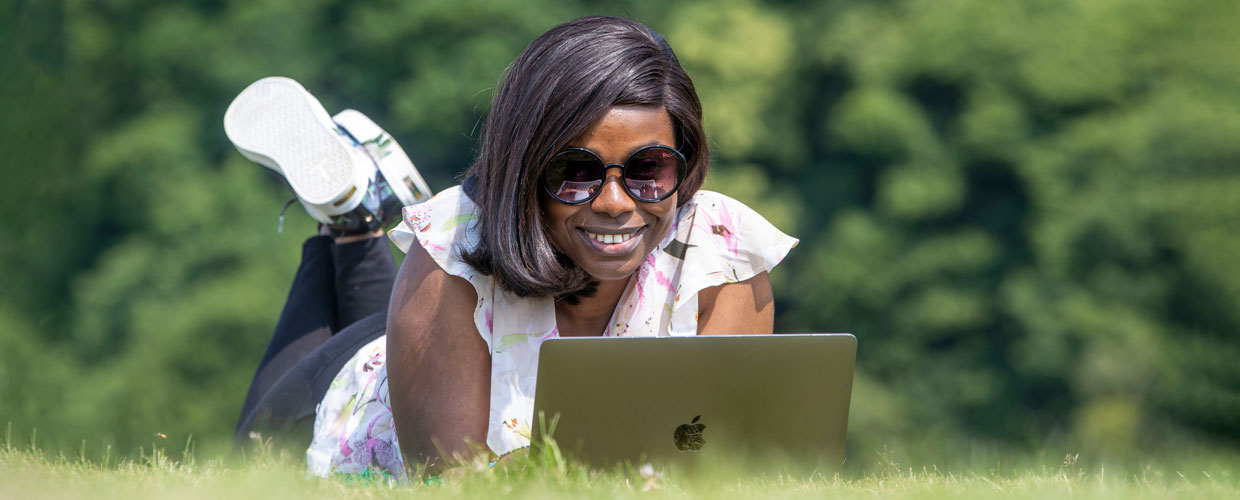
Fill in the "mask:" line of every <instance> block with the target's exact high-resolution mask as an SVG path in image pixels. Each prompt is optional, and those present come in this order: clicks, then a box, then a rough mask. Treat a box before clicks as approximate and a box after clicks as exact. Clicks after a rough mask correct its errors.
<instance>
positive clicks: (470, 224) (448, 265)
mask: <svg viewBox="0 0 1240 500" xmlns="http://www.w3.org/2000/svg"><path fill="white" fill-rule="evenodd" d="M477 223H478V205H476V204H475V203H474V201H473V200H471V199H470V198H469V196H466V195H465V193H464V192H463V191H461V188H460V186H454V187H451V188H448V189H445V190H443V191H441V192H439V194H436V195H435V196H434V197H433V198H431V199H430V200H428V201H426V202H424V203H420V204H417V205H410V206H407V207H405V209H404V212H403V217H401V222H400V224H398V225H397V226H396V227H395V228H393V229H392V230H391V231H389V232H388V238H389V239H391V240H392V243H394V244H395V245H396V247H397V248H400V250H401V251H403V252H405V253H408V252H409V248H411V247H412V246H413V244H414V243H415V242H416V243H417V244H418V245H420V246H421V247H422V248H423V249H425V250H426V253H428V254H430V256H431V258H432V259H434V260H435V263H436V264H439V267H440V268H442V269H443V270H444V271H445V272H447V273H448V274H450V275H452V276H457V277H460V278H463V279H465V281H468V282H469V284H471V285H473V287H474V291H475V292H476V293H477V295H478V304H477V305H476V307H475V308H474V324H475V326H477V328H478V333H479V334H481V336H482V340H484V341H485V342H486V343H487V350H488V351H489V350H491V347H492V346H491V338H492V307H491V306H492V304H491V299H492V297H493V294H494V292H495V286H494V285H495V282H494V280H492V279H491V277H490V276H486V275H484V274H482V273H479V272H477V271H476V270H474V268H472V267H470V266H469V265H468V264H466V263H465V261H463V260H462V259H461V255H462V254H464V253H468V252H471V251H473V250H474V249H475V248H477V246H478V230H477Z"/></svg>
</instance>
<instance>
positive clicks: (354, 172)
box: [224, 76, 375, 230]
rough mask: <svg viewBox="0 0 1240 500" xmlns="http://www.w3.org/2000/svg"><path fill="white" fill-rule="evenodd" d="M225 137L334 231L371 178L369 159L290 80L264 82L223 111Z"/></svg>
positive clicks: (243, 93) (307, 94)
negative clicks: (284, 181)
mask: <svg viewBox="0 0 1240 500" xmlns="http://www.w3.org/2000/svg"><path fill="white" fill-rule="evenodd" d="M224 132H225V133H226V134H227V135H228V139H229V140H230V141H232V143H233V145H234V146H236V147H237V150H238V151H240V152H241V154H242V155H244V156H245V157H246V158H249V159H251V160H253V161H254V162H256V163H258V164H260V165H263V166H265V167H267V168H270V169H272V170H275V171H276V172H278V173H280V174H281V175H283V176H284V178H285V179H287V180H288V183H289V185H290V186H291V187H292V188H293V191H294V192H295V193H297V199H298V200H300V201H301V204H302V206H304V207H305V209H306V213H308V214H310V216H311V217H313V218H314V219H315V220H317V221H319V222H320V223H323V224H325V225H327V226H329V227H332V228H333V230H335V229H336V228H335V227H333V226H339V225H341V223H343V222H344V221H343V220H341V219H342V218H344V217H343V216H348V215H349V214H350V212H352V211H354V209H356V208H358V205H360V204H361V203H362V200H363V198H365V197H366V194H367V192H368V191H369V189H368V188H369V186H370V183H371V180H372V179H373V178H374V173H375V166H374V163H373V162H372V160H371V159H370V157H369V155H367V154H366V152H365V151H364V150H363V149H361V148H355V147H354V146H353V141H352V140H351V139H350V138H348V137H346V136H345V135H343V134H342V133H341V131H340V130H339V129H338V128H337V127H336V125H335V123H333V122H332V119H331V116H330V115H328V114H327V110H325V109H323V105H322V104H320V103H319V101H318V99H315V98H314V96H312V95H310V93H309V92H306V89H305V88H303V87H302V86H301V85H300V84H298V83H297V82H296V81H293V80H291V79H289V78H284V77H278V76H274V77H269V78H263V79H262V80H259V81H257V82H254V83H252V84H250V86H249V87H246V88H245V90H242V91H241V94H239V95H237V98H236V99H233V102H232V104H230V105H229V106H228V110H227V111H225V112H224ZM347 218H350V219H352V218H354V217H352V216H349V217H347ZM363 218H365V217H363ZM372 218H374V217H372Z"/></svg>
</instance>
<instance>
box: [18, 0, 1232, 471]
mask: <svg viewBox="0 0 1240 500" xmlns="http://www.w3.org/2000/svg"><path fill="white" fill-rule="evenodd" d="M585 14H617V15H625V16H629V17H633V18H636V19H638V20H641V21H644V22H647V23H648V24H650V25H651V26H652V27H654V28H655V29H656V30H658V31H660V32H662V33H663V34H664V35H666V37H667V39H668V40H669V41H670V43H671V44H672V45H673V47H675V48H676V50H677V53H678V55H679V56H680V59H681V60H682V62H683V63H684V65H685V66H686V68H687V69H688V71H689V73H690V75H691V76H693V78H694V79H695V82H696V84H697V86H698V90H699V93H700V95H701V97H702V100H703V101H704V105H705V108H706V113H707V118H706V119H707V129H708V132H709V134H710V135H711V138H712V139H711V140H712V148H713V151H714V158H713V159H714V166H713V170H712V173H711V178H710V179H709V181H708V187H710V188H712V189H716V190H719V191H723V192H725V193H727V194H730V195H732V196H734V197H736V198H738V199H740V200H742V201H744V202H746V203H749V204H750V205H751V206H753V207H755V208H757V209H758V210H759V211H760V212H761V213H763V214H765V215H766V216H767V217H768V218H769V219H770V220H771V221H772V222H774V223H775V224H776V225H777V226H779V227H780V228H782V229H784V230H785V231H786V232H788V233H790V234H793V235H796V236H798V237H800V238H801V239H802V244H801V245H800V246H799V247H798V248H797V249H796V250H795V251H794V252H793V253H792V254H791V256H790V257H789V258H788V260H787V261H785V264H784V265H783V266H781V267H780V269H779V270H778V271H777V272H776V273H774V275H773V277H772V279H773V281H774V286H775V292H776V296H777V298H778V301H777V311H778V316H777V319H776V331H781V332H821V331H847V332H852V333H855V334H856V335H857V337H858V338H859V339H860V352H859V359H858V363H859V370H858V374H857V377H858V378H857V382H856V386H855V390H854V399H853V409H852V420H851V425H850V434H849V439H850V450H851V451H850V456H851V457H855V458H854V459H853V460H854V461H855V462H854V463H862V464H865V463H869V462H872V461H873V459H874V455H873V452H874V450H877V449H880V448H884V447H886V446H888V445H890V446H891V447H892V449H893V453H901V454H906V455H909V456H919V457H923V458H926V459H927V460H929V461H931V462H934V463H944V462H950V461H952V460H955V459H958V458H960V455H961V454H962V453H963V454H964V455H965V459H967V456H968V455H969V454H979V453H980V452H979V451H978V450H986V449H1002V450H1009V449H1011V450H1025V451H1033V452H1039V450H1041V451H1040V452H1044V453H1050V454H1051V455H1055V453H1062V451H1061V450H1064V451H1073V450H1083V451H1086V452H1087V453H1090V454H1093V455H1094V456H1108V457H1109V456H1114V457H1126V456H1139V455H1141V454H1144V453H1147V452H1149V451H1150V450H1161V449H1165V446H1166V445H1168V443H1176V445H1177V446H1182V445H1183V444H1184V443H1213V445H1221V446H1223V447H1225V448H1226V447H1234V446H1235V445H1236V444H1237V442H1238V438H1240V418H1237V415H1240V363H1237V362H1236V361H1235V360H1236V359H1237V358H1240V337H1238V336H1237V335H1236V334H1237V332H1238V331H1240V328H1238V327H1240V307H1237V306H1240V266H1236V265H1235V264H1236V258H1235V256H1236V255H1237V254H1238V253H1240V217H1237V216H1238V215H1240V195H1238V193H1240V141H1237V140H1236V138H1238V137H1240V85H1238V84H1237V83H1238V82H1240V58H1237V57H1236V55H1237V54H1240V37H1238V36H1237V35H1236V30H1235V26H1237V25H1240V9H1238V8H1237V7H1236V4H1235V3H1234V2H1231V1H1228V0H1203V1H1197V2H1180V1H1175V0H1130V1H1119V0H1027V1H1018V2H993V1H987V0H936V1H928V0H887V1H878V2H875V1H860V0H822V1H797V0H769V1H759V0H716V1H704V0H703V1H683V2H675V3H662V2H658V3H656V2H638V1H602V2H585V1H572V0H564V1H555V0H527V1H525V2H520V3H510V2H504V1H499V0H482V1H462V0H453V1H444V0H419V1H416V2H409V1H398V0H384V1H366V2H342V1H329V0H301V1H256V2H251V1H228V0H199V1H184V2H162V1H153V0H106V1H87V0H61V1H51V0H49V1H39V0H29V1H23V0H3V1H0V110H2V111H3V112H2V113H0V158H2V159H3V160H0V169H2V172H3V178H4V182H0V220H3V223H0V276H3V281H2V282H3V284H4V286H2V287H0V424H3V423H5V422H11V426H12V429H14V432H15V433H16V434H20V435H23V436H24V435H25V434H26V433H28V432H31V430H33V429H35V428H37V429H38V433H37V434H38V439H39V441H40V442H41V443H43V445H45V446H52V447H60V448H62V449H67V450H73V451H74V452H76V451H77V450H78V448H79V446H83V443H84V446H86V447H87V448H88V449H89V450H90V451H89V452H90V453H94V452H95V450H98V449H102V448H103V447H106V446H112V447H113V448H114V449H116V450H118V451H120V452H122V453H132V452H135V451H136V450H137V447H138V446H142V445H144V444H149V443H150V442H151V441H152V439H153V438H152V436H153V435H154V433H164V434H166V435H168V436H169V439H170V440H172V441H173V442H178V441H179V440H184V439H186V437H187V436H188V435H191V434H192V435H193V436H195V438H196V439H198V440H205V441H207V442H213V441H214V442H224V441H225V440H226V439H227V438H228V437H229V436H230V435H231V430H232V426H233V424H234V422H235V418H236V413H237V411H238V410H239V407H240V404H241V400H242V398H243V396H244V391H245V388H246V386H247V385H248V382H249V378H250V377H251V375H252V373H253V368H254V366H255V365H256V364H257V361H258V359H259V357H260V356H261V354H262V351H263V348H264V346H265V344H266V340H267V336H268V335H269V334H270V331H271V329H272V327H273V326H274V324H275V321H276V316H277V314H278V313H279V310H280V306H281V304H282V302H283V299H284V294H285V293H286V291H287V287H288V284H289V282H290V281H291V277H292V274H293V271H294V269H295V267H296V264H297V256H298V252H299V250H298V248H299V244H300V242H301V239H302V237H303V235H309V234H311V233H312V231H313V227H314V226H313V223H312V222H311V221H310V219H309V218H308V217H305V216H301V215H300V214H294V215H293V216H292V217H290V220H289V222H288V223H287V224H286V227H285V232H284V234H276V232H275V231H274V226H275V219H276V214H277V213H278V211H279V208H280V206H281V204H282V203H283V202H284V201H285V200H286V199H287V197H288V194H287V191H286V190H285V189H284V188H282V187H281V186H280V184H279V182H278V181H277V180H276V179H275V178H274V177H273V176H271V175H268V174H267V173H266V172H265V171H264V170H263V169H261V168H258V167H256V166H254V165H253V164H250V163H249V162H247V161H246V160H244V159H243V158H242V157H241V156H240V155H239V154H237V153H236V152H235V151H234V150H233V149H232V147H231V145H230V144H229V143H228V141H227V139H226V138H225V137H224V134H223V128H222V126H221V119H222V115H223V111H224V109H225V107H226V106H227V104H228V103H229V102H230V100H231V99H232V97H234V96H235V95H236V94H237V93H238V92H239V91H240V90H241V89H242V88H244V87H245V86H246V85H247V84H249V83H250V82H252V81H254V80H256V79H258V78H261V77H264V76H269V75H285V76H289V77H292V78H295V79H297V80H298V81H300V82H302V83H303V84H304V85H305V86H306V87H307V88H308V89H310V90H311V91H312V92H314V93H315V95H316V96H318V97H319V98H320V99H321V100H322V101H323V103H324V105H325V106H326V107H327V108H328V110H329V111H332V112H335V111H338V110H340V109H344V108H346V107H352V108H355V109H358V110H361V111H363V112H365V113H366V114H368V115H369V116H371V117H373V118H374V119H375V120H376V121H377V122H378V123H380V124H382V125H383V126H384V127H385V128H387V129H388V130H389V131H390V132H392V133H393V134H394V135H395V136H396V137H397V139H398V140H399V141H400V143H401V144H402V145H403V146H404V148H405V149H406V150H407V151H408V152H409V153H410V155H411V156H412V157H413V160H414V162H415V163H416V164H417V165H418V167H419V169H420V170H421V171H422V173H423V174H424V176H425V177H426V178H427V180H428V181H429V182H430V184H431V186H432V188H435V189H443V188H446V187H448V186H451V185H453V184H454V183H455V178H456V175H457V174H459V173H460V172H461V171H462V170H463V168H464V167H465V166H466V165H467V164H468V162H469V161H470V160H471V158H472V155H473V153H474V150H475V144H476V138H477V137H478V135H479V134H478V126H479V123H480V121H481V117H483V116H484V115H485V113H486V112H487V107H488V105H489V98H490V91H491V88H492V86H493V85H494V82H495V81H496V80H497V79H498V78H499V76H500V73H501V71H502V70H503V68H504V67H505V66H506V65H507V64H508V63H509V62H510V61H511V60H512V59H513V58H514V57H515V56H516V55H517V54H518V53H519V52H520V50H521V49H522V48H523V47H524V45H525V43H527V42H528V41H529V40H531V39H532V38H533V37H535V36H537V35H538V34H539V33H541V32H542V31H544V30H545V29H547V28H549V27H551V26H553V25H555V24H557V23H559V22H562V21H565V20H568V19H571V18H574V17H577V16H580V15H585ZM981 454H984V453H981ZM1056 456H1057V455H1056Z"/></svg>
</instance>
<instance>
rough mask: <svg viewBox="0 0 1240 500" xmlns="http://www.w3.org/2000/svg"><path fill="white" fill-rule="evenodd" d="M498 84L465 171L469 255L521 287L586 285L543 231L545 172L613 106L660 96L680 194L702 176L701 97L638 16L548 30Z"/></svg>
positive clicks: (529, 291)
mask: <svg viewBox="0 0 1240 500" xmlns="http://www.w3.org/2000/svg"><path fill="white" fill-rule="evenodd" d="M506 73H507V74H506V75H505V76H504V78H503V83H502V84H501V85H500V86H499V89H498V90H497V91H496V93H495V97H494V102H493V103H492V105H491V111H490V114H489V115H488V116H487V119H486V126H485V129H484V131H483V137H482V145H481V151H480V153H479V155H478V157H477V159H476V160H475V161H474V163H473V164H472V165H471V166H470V168H469V171H468V172H466V174H465V176H466V180H467V182H466V188H467V189H466V193H467V194H468V195H469V196H470V197H471V198H472V199H473V200H474V202H475V203H477V204H478V207H479V209H480V210H479V214H478V222H477V223H478V228H479V230H480V231H479V241H478V246H477V247H476V249H475V250H474V251H472V252H469V253H466V254H464V255H463V256H462V257H463V258H464V259H465V262H466V263H468V264H469V265H470V266H472V267H473V268H474V269H476V270H477V271H478V272H481V273H483V274H487V275H490V276H492V277H493V278H495V279H496V281H498V282H499V284H500V285H501V286H502V287H504V288H505V289H507V290H509V291H511V292H513V293H515V294H517V295H519V296H522V297H540V296H566V295H569V294H574V293H578V292H581V291H582V290H584V289H586V288H587V287H588V285H589V282H590V276H588V275H587V274H586V273H585V271H583V270H582V269H581V268H580V267H578V266H576V265H575V264H574V263H573V262H572V261H571V260H570V259H568V258H567V257H566V256H564V255H563V254H562V253H560V252H559V251H558V250H557V249H556V248H555V246H554V244H553V243H552V242H551V240H550V238H549V237H548V236H547V230H546V229H547V224H546V223H545V220H544V215H543V213H542V210H541V209H540V208H539V196H540V193H541V192H540V184H539V177H540V176H541V174H542V169H543V167H544V166H545V165H546V164H547V162H548V161H549V160H550V159H551V157H552V156H554V155H555V154H556V153H559V152H560V151H562V150H563V149H564V148H566V147H568V146H569V143H570V142H571V141H572V140H574V139H576V138H577V137H579V136H581V135H582V134H584V133H585V131H586V130H587V129H588V128H589V127H590V125H592V124H593V123H594V122H595V121H597V120H598V119H599V118H600V117H602V116H603V114H605V113H606V111H607V110H608V108H610V107H612V106H622V105H647V106H662V107H663V108H664V109H666V110H667V113H668V115H670V116H671V119H672V127H673V129H674V130H675V132H676V145H675V146H676V148H677V149H679V150H680V151H681V152H682V153H684V155H685V158H686V159H687V160H688V163H689V174H688V177H687V178H685V180H684V182H682V183H681V185H680V188H679V189H678V190H677V203H679V204H684V203H685V202H686V201H688V200H689V198H691V197H692V196H693V194H694V193H695V192H697V190H698V188H699V187H701V185H702V181H703V180H705V178H706V171H707V168H708V164H709V162H710V160H709V156H710V155H709V151H708V149H707V145H706V135H705V132H704V131H703V130H702V104H701V103H700V102H699V101H698V96H697V91H696V90H694V88H693V82H692V81H691V80H690V79H689V75H687V74H685V71H684V69H683V68H681V66H680V62H679V61H678V60H677V59H676V55H675V54H674V53H673V52H672V48H671V47H670V46H668V44H667V42H665V41H664V40H663V37H661V36H659V35H658V34H656V33H655V32H654V31H652V30H651V29H650V28H647V27H646V26H645V25H642V24H641V23H638V22H636V21H633V20H629V19H624V18H618V17H602V16H599V17H583V18H581V19H577V20H573V21H569V22H567V23H564V24H561V25H559V26H556V27H554V28H551V29H550V30H548V31H547V32H546V33H543V34H542V35H541V36H539V37H538V38H536V39H534V41H532V42H530V44H529V46H527V47H526V48H525V51H524V52H522V53H521V55H520V56H519V57H517V60H516V61H514V62H513V63H512V65H511V66H509V67H508V70H507V72H506Z"/></svg>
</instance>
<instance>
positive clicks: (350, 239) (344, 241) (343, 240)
mask: <svg viewBox="0 0 1240 500" xmlns="http://www.w3.org/2000/svg"><path fill="white" fill-rule="evenodd" d="M380 236H383V230H382V229H378V230H376V231H374V232H371V233H362V234H350V235H347V236H340V237H337V238H336V239H335V241H336V244H337V245H348V244H349V243H357V242H359V241H366V240H369V239H371V238H378V237H380Z"/></svg>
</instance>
